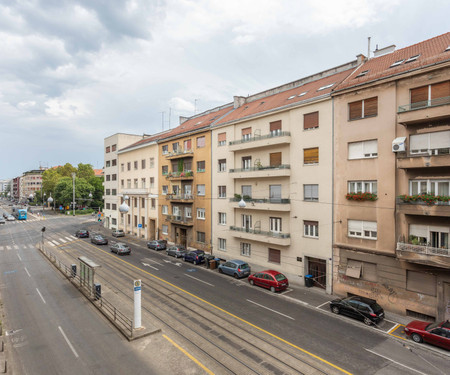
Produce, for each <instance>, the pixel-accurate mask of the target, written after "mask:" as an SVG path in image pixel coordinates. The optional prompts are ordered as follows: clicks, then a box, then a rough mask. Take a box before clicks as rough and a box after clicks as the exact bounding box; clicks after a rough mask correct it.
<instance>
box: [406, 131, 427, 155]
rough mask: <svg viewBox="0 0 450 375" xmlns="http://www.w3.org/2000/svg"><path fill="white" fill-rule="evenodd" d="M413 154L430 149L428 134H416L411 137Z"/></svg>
mask: <svg viewBox="0 0 450 375" xmlns="http://www.w3.org/2000/svg"><path fill="white" fill-rule="evenodd" d="M409 143H410V146H409V148H410V150H411V152H414V151H416V152H417V151H419V150H427V149H428V134H416V135H412V136H410V137H409Z"/></svg>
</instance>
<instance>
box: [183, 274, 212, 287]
mask: <svg viewBox="0 0 450 375" xmlns="http://www.w3.org/2000/svg"><path fill="white" fill-rule="evenodd" d="M185 276H187V277H190V278H191V279H194V280H197V281H200V282H201V283H203V284H206V285H210V286H214V285H213V284H210V283H207V282H206V281H203V280H200V279H197V278H196V277H194V276H191V275H187V274H185Z"/></svg>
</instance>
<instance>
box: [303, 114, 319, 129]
mask: <svg viewBox="0 0 450 375" xmlns="http://www.w3.org/2000/svg"><path fill="white" fill-rule="evenodd" d="M318 127H319V112H312V113H305V114H304V115H303V130H311V129H315V128H318Z"/></svg>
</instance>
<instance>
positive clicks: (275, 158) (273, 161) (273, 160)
mask: <svg viewBox="0 0 450 375" xmlns="http://www.w3.org/2000/svg"><path fill="white" fill-rule="evenodd" d="M279 165H281V152H274V153H273V154H270V166H271V167H277V166H279Z"/></svg>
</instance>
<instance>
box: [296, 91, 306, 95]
mask: <svg viewBox="0 0 450 375" xmlns="http://www.w3.org/2000/svg"><path fill="white" fill-rule="evenodd" d="M307 92H308V91H305V92H302V93H301V94H298V96H303V95H306V93H307Z"/></svg>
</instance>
